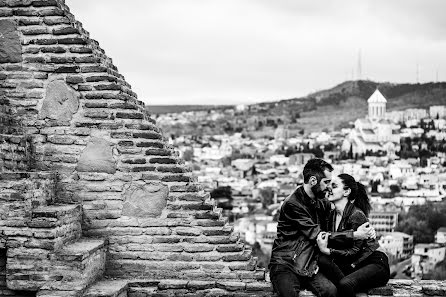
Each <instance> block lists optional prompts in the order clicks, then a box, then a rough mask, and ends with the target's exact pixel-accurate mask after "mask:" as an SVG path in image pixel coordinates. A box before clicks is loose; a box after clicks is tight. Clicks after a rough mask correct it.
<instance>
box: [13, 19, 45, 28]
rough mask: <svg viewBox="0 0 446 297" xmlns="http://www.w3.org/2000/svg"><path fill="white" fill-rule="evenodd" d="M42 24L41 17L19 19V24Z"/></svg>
mask: <svg viewBox="0 0 446 297" xmlns="http://www.w3.org/2000/svg"><path fill="white" fill-rule="evenodd" d="M40 24H41V20H40V19H39V18H32V19H31V18H22V19H19V20H18V25H19V26H36V25H40Z"/></svg>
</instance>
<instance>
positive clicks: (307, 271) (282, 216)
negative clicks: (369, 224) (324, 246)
mask: <svg viewBox="0 0 446 297" xmlns="http://www.w3.org/2000/svg"><path fill="white" fill-rule="evenodd" d="M330 212H331V204H330V202H329V201H328V200H326V199H316V198H310V197H309V196H308V195H307V194H306V193H305V191H304V188H303V186H300V187H298V188H297V189H296V190H295V191H294V192H293V193H292V194H291V195H290V196H288V197H287V198H286V199H285V201H284V202H283V204H282V207H281V208H280V212H279V219H278V224H277V237H276V239H275V240H274V244H273V249H272V253H271V261H270V264H269V266H271V265H275V264H280V265H286V266H287V267H289V268H290V269H291V271H293V272H295V273H296V274H298V275H300V276H308V277H310V276H313V275H314V274H315V273H316V272H317V260H318V254H319V249H318V247H317V243H316V238H317V235H318V234H319V232H321V231H328V226H329V225H328V219H329V215H330ZM337 241H340V242H346V244H352V243H353V231H344V232H335V233H332V235H331V236H330V239H329V242H337Z"/></svg>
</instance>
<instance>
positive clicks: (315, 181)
mask: <svg viewBox="0 0 446 297" xmlns="http://www.w3.org/2000/svg"><path fill="white" fill-rule="evenodd" d="M310 185H311V186H315V185H317V178H316V176H314V175H312V176H311V177H310Z"/></svg>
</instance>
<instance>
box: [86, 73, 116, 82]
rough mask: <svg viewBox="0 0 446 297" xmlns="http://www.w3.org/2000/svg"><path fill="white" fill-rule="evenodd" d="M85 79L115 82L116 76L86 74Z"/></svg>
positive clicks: (88, 80)
mask: <svg viewBox="0 0 446 297" xmlns="http://www.w3.org/2000/svg"><path fill="white" fill-rule="evenodd" d="M86 80H87V82H99V81H110V82H116V81H117V78H116V77H114V76H108V75H93V76H88V77H87V79H86Z"/></svg>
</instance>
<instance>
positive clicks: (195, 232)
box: [174, 227, 202, 236]
mask: <svg viewBox="0 0 446 297" xmlns="http://www.w3.org/2000/svg"><path fill="white" fill-rule="evenodd" d="M174 231H175V233H176V234H177V235H181V236H199V235H201V234H202V232H201V229H199V228H192V227H176V228H175V229H174Z"/></svg>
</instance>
